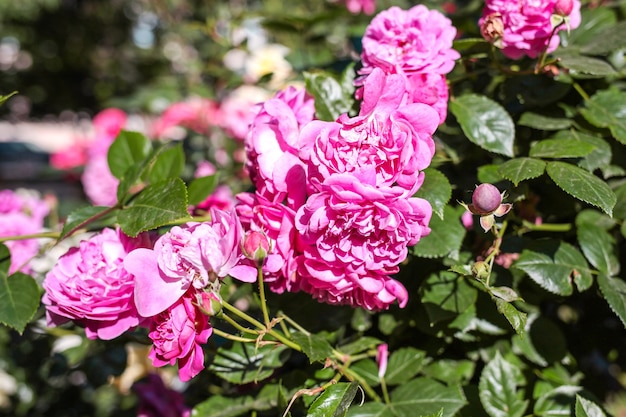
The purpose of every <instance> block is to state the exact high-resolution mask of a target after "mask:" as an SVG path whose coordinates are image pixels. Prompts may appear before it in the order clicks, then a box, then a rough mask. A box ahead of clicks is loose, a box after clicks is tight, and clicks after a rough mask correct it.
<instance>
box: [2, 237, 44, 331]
mask: <svg viewBox="0 0 626 417" xmlns="http://www.w3.org/2000/svg"><path fill="white" fill-rule="evenodd" d="M10 266H11V256H10V252H9V248H7V246H6V245H4V244H2V243H0V323H2V324H4V325H6V326H9V327H11V328H13V329H15V330H17V332H18V333H19V334H22V332H23V331H24V329H25V328H26V325H27V324H28V322H29V321H30V320H31V319H32V318H33V316H34V315H35V312H37V308H38V307H39V299H40V298H41V297H40V294H39V286H38V285H37V282H36V281H35V280H34V279H33V277H31V276H29V275H26V274H23V273H21V272H16V273H14V274H12V275H9V267H10Z"/></svg>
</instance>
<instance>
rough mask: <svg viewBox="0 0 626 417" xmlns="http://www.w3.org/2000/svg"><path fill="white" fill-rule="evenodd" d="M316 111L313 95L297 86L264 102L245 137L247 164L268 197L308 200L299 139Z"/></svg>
mask: <svg viewBox="0 0 626 417" xmlns="http://www.w3.org/2000/svg"><path fill="white" fill-rule="evenodd" d="M314 114H315V107H314V103H313V98H312V97H311V96H309V95H308V94H307V93H306V91H305V90H304V89H300V90H298V89H296V88H295V87H288V88H287V89H285V90H283V91H280V92H279V93H278V94H276V96H275V97H274V98H272V99H270V100H268V101H266V102H264V103H263V104H262V105H261V107H260V111H259V112H258V114H257V115H256V117H255V118H254V121H253V122H252V125H251V127H250V131H249V133H248V135H247V136H246V140H245V147H246V154H247V162H246V168H247V170H248V174H249V176H250V179H251V180H252V182H253V183H254V185H255V186H256V188H257V192H259V193H260V194H262V195H264V196H265V197H266V198H268V199H270V200H276V201H282V200H284V199H285V198H287V199H289V200H290V202H291V204H295V205H301V204H302V203H303V202H304V198H305V195H304V193H305V191H306V173H305V166H304V164H303V163H302V161H301V160H300V158H299V157H298V153H299V151H300V149H299V148H300V147H299V144H298V140H299V133H300V129H301V128H302V126H303V125H304V124H305V123H308V122H310V121H311V120H313V116H314Z"/></svg>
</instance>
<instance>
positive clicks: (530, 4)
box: [478, 0, 580, 59]
mask: <svg viewBox="0 0 626 417" xmlns="http://www.w3.org/2000/svg"><path fill="white" fill-rule="evenodd" d="M557 2H558V1H557V0H486V1H485V8H484V9H483V13H482V17H481V18H480V20H479V21H478V24H479V25H480V27H481V28H482V32H483V36H485V38H486V39H487V40H488V41H490V42H492V43H494V45H496V46H497V47H499V48H501V49H502V53H503V54H504V55H505V56H507V57H509V58H511V59H519V58H521V57H523V56H528V57H530V58H536V57H537V56H539V55H540V54H541V53H542V52H543V51H544V50H545V51H547V52H548V53H550V52H553V51H554V50H555V49H556V48H558V46H559V41H560V39H559V36H558V35H556V33H555V34H554V36H552V35H553V27H552V21H551V18H552V15H553V14H555V13H557V12H563V8H559V10H555V6H556V5H557ZM569 11H570V13H569V16H568V20H569V21H568V23H567V24H563V25H561V26H559V27H558V28H557V29H556V31H555V32H559V31H561V30H567V29H568V27H569V29H574V28H577V27H578V25H580V1H579V0H573V5H572V8H571V10H569ZM494 22H495V23H497V25H496V26H497V27H501V31H502V33H501V34H500V33H499V32H500V30H498V31H496V32H494V33H492V32H493V31H491V32H489V31H488V30H487V28H486V26H490V27H494ZM487 32H489V33H490V34H489V36H487V35H486V33H487Z"/></svg>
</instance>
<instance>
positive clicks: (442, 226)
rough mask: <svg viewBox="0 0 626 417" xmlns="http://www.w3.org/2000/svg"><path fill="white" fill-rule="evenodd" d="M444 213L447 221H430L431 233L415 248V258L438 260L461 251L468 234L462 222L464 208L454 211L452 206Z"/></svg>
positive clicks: (446, 208) (433, 219)
mask: <svg viewBox="0 0 626 417" xmlns="http://www.w3.org/2000/svg"><path fill="white" fill-rule="evenodd" d="M443 212H444V218H445V220H442V219H440V218H439V217H433V218H431V219H430V224H429V227H430V229H431V232H430V234H429V235H428V236H424V237H423V238H421V239H420V241H419V242H418V243H417V245H415V246H413V254H414V255H415V256H419V257H422V258H438V257H444V256H447V255H448V254H450V253H453V252H457V251H458V250H459V249H460V247H461V243H463V238H464V237H465V233H466V231H465V228H464V227H463V225H462V224H461V220H460V218H461V213H462V212H463V208H462V207H460V208H458V209H454V208H452V207H451V206H446V207H445V208H444V211H443Z"/></svg>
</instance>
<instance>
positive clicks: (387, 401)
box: [380, 376, 391, 405]
mask: <svg viewBox="0 0 626 417" xmlns="http://www.w3.org/2000/svg"><path fill="white" fill-rule="evenodd" d="M380 387H381V388H382V389H383V398H384V399H385V404H387V405H389V404H391V399H390V398H389V392H388V390H387V382H385V377H384V376H383V377H382V378H380Z"/></svg>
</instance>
